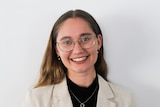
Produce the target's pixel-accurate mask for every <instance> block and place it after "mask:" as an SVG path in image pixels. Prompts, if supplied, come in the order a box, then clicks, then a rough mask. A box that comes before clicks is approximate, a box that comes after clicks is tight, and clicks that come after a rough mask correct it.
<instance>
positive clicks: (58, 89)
mask: <svg viewBox="0 0 160 107" xmlns="http://www.w3.org/2000/svg"><path fill="white" fill-rule="evenodd" d="M98 82H99V92H98V99H97V107H134V105H133V101H132V96H131V94H130V93H129V92H128V91H126V90H124V89H122V88H120V87H118V86H115V85H113V84H111V83H109V82H106V81H105V80H104V79H103V78H102V77H101V76H98ZM23 107H73V106H72V101H71V98H70V94H69V92H68V88H67V83H66V79H64V80H63V81H62V82H61V83H60V84H56V85H51V86H44V87H39V88H35V89H32V90H30V91H29V93H28V94H27V97H26V100H25V103H24V105H23Z"/></svg>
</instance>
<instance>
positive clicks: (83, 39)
mask: <svg viewBox="0 0 160 107" xmlns="http://www.w3.org/2000/svg"><path fill="white" fill-rule="evenodd" d="M90 40H91V38H90V37H88V36H87V37H83V38H81V41H82V42H84V43H85V42H88V41H90Z"/></svg>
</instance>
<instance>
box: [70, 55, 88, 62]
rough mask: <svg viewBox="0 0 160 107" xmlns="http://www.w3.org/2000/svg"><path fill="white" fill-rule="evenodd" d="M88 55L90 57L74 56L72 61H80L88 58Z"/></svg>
mask: <svg viewBox="0 0 160 107" xmlns="http://www.w3.org/2000/svg"><path fill="white" fill-rule="evenodd" d="M87 57H88V56H85V57H81V58H72V59H71V60H72V61H75V62H80V61H83V60H86V59H87Z"/></svg>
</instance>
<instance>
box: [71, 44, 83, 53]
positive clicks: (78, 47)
mask: <svg viewBox="0 0 160 107" xmlns="http://www.w3.org/2000/svg"><path fill="white" fill-rule="evenodd" d="M83 51H84V49H83V48H82V47H81V45H80V43H79V42H75V44H74V48H73V50H72V52H74V53H81V52H83Z"/></svg>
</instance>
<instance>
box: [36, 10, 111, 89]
mask: <svg viewBox="0 0 160 107" xmlns="http://www.w3.org/2000/svg"><path fill="white" fill-rule="evenodd" d="M76 17H79V18H82V19H84V20H85V21H86V22H88V24H89V26H90V27H91V29H92V30H93V32H94V33H95V34H96V36H98V35H99V34H101V35H102V32H101V29H100V27H99V25H98V23H97V22H96V20H95V19H94V18H93V17H92V16H91V15H90V14H89V13H87V12H85V11H83V10H70V11H67V12H66V13H64V14H63V15H62V16H60V17H59V18H58V20H57V21H56V22H55V24H54V26H53V29H52V31H51V34H50V38H49V41H48V45H47V48H46V51H45V54H44V58H43V61H42V65H41V68H40V78H39V81H38V83H37V84H36V86H35V87H40V86H46V85H51V84H58V83H60V82H61V81H62V80H63V79H64V77H65V74H66V72H67V68H66V67H65V66H64V65H63V63H62V62H61V61H60V60H58V57H57V54H56V39H57V35H58V30H59V28H60V26H61V24H62V23H63V22H64V21H65V20H67V19H69V18H76ZM98 51H99V53H98V59H97V61H96V63H95V69H96V72H97V73H98V74H99V75H101V76H102V77H103V78H104V79H105V80H107V73H108V71H107V64H106V62H105V59H104V52H103V42H102V46H101V48H100V50H98Z"/></svg>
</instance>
